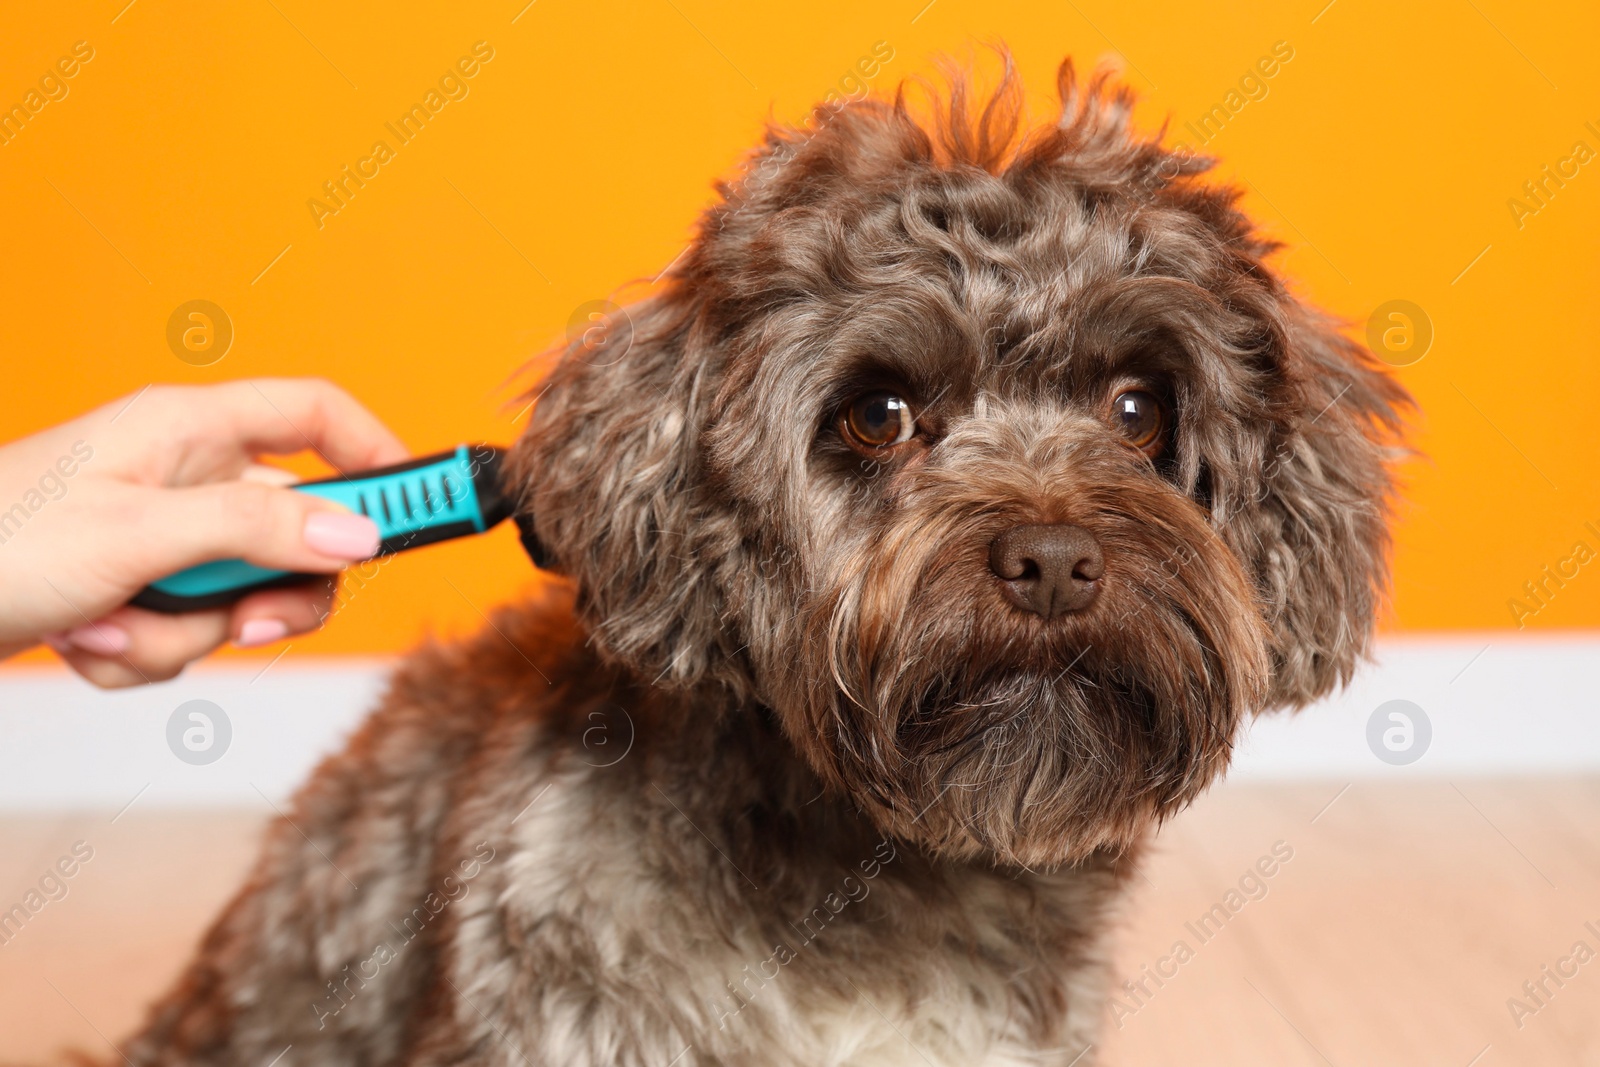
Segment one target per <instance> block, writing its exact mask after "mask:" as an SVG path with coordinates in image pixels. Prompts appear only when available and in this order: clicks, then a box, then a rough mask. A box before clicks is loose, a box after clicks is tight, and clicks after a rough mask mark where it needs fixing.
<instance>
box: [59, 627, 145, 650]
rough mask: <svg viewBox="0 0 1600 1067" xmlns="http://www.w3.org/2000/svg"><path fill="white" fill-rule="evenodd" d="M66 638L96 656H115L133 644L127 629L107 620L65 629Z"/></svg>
mask: <svg viewBox="0 0 1600 1067" xmlns="http://www.w3.org/2000/svg"><path fill="white" fill-rule="evenodd" d="M67 640H68V641H71V642H72V643H73V644H75V645H77V646H78V647H79V648H81V649H83V650H84V651H85V652H93V653H94V654H95V655H97V656H115V655H118V654H119V653H122V652H126V651H128V646H130V645H131V644H133V641H132V639H130V638H129V637H128V631H126V630H124V629H123V628H122V627H120V626H113V625H112V624H111V623H108V622H91V623H88V624H87V625H84V626H79V627H78V628H76V629H74V630H68V631H67Z"/></svg>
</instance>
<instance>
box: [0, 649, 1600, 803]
mask: <svg viewBox="0 0 1600 1067" xmlns="http://www.w3.org/2000/svg"><path fill="white" fill-rule="evenodd" d="M388 662H389V661H385V660H375V659H322V660H317V661H314V662H307V661H301V662H300V663H295V662H293V661H292V660H286V661H284V662H281V663H278V664H276V665H274V666H273V667H272V668H271V669H270V670H267V671H266V672H265V673H262V668H261V666H260V665H249V666H245V667H229V666H201V667H197V668H195V669H193V670H191V671H190V672H189V673H188V674H186V675H185V676H184V677H182V678H179V679H177V680H175V681H172V682H167V683H164V684H162V685H156V686H148V687H144V688H139V689H129V690H121V691H118V692H113V693H104V692H100V691H98V690H96V689H94V688H92V687H90V686H89V685H88V684H87V683H85V682H82V681H80V680H79V679H78V678H76V677H75V676H73V675H69V674H67V673H66V672H65V671H63V670H60V669H51V668H18V667H10V668H6V669H3V670H0V809H10V810H18V809H35V810H37V809H63V808H104V809H110V810H113V811H115V810H118V809H120V808H122V806H123V805H126V804H128V803H129V802H130V801H133V800H134V798H135V797H137V798H138V799H137V803H138V804H140V805H141V806H146V805H147V806H153V807H154V806H184V805H196V804H203V805H228V804H236V805H245V806H250V807H262V806H265V805H266V803H267V802H268V801H270V802H271V803H274V804H277V803H281V802H282V801H283V799H284V798H285V797H286V796H287V795H288V794H289V792H290V791H291V790H292V789H293V788H294V787H295V785H296V784H298V783H299V782H300V781H301V780H302V779H303V778H304V777H305V775H306V774H307V772H308V771H309V770H310V769H311V767H312V766H313V765H314V764H315V762H316V761H317V760H318V759H319V758H320V757H322V756H324V755H326V754H327V753H329V752H332V751H334V750H336V749H337V748H338V746H339V744H340V743H341V741H342V740H343V738H344V737H345V736H347V735H348V734H349V732H350V731H351V730H352V729H353V728H354V727H355V725H356V724H357V723H358V722H360V720H361V718H362V716H363V715H364V714H365V712H366V711H367V709H369V708H370V707H371V706H372V705H373V704H374V703H375V701H376V700H377V698H378V695H379V693H380V692H381V690H382V686H383V681H384V675H385V672H386V671H387V669H388ZM196 699H200V700H208V701H211V702H212V703H214V704H216V705H218V706H219V707H221V708H223V709H224V711H225V713H226V715H227V717H228V720H229V722H230V723H231V726H232V733H233V736H232V739H231V742H230V743H229V746H228V749H227V751H226V753H225V754H224V755H223V756H222V757H221V758H220V759H218V760H217V761H216V762H214V763H211V764H208V765H205V766H192V765H190V764H188V763H185V762H183V761H181V760H179V759H178V758H177V757H176V756H174V755H173V752H172V750H171V749H170V748H169V747H168V742H167V724H168V720H169V718H170V717H171V715H172V713H173V711H174V709H176V708H177V707H178V706H179V705H180V704H183V703H185V702H187V701H190V700H196ZM1394 699H1404V700H1409V701H1411V702H1412V703H1414V704H1416V705H1417V706H1418V707H1420V708H1422V709H1423V711H1424V713H1425V714H1426V716H1427V717H1428V719H1429V721H1430V723H1431V726H1432V735H1433V736H1432V740H1431V743H1430V745H1429V747H1428V749H1427V751H1426V753H1425V754H1424V755H1423V756H1422V757H1421V758H1420V759H1418V760H1417V761H1416V762H1414V763H1411V764H1409V765H1406V766H1391V765H1389V764H1387V763H1385V762H1383V761H1382V760H1380V759H1379V758H1378V757H1377V756H1375V755H1374V754H1373V751H1372V750H1371V749H1370V748H1369V746H1368V741H1367V722H1368V718H1369V717H1370V716H1371V714H1372V712H1373V711H1374V709H1376V708H1377V707H1378V706H1379V705H1381V704H1384V703H1385V702H1387V701H1390V700H1394ZM1596 772H1600V633H1572V634H1568V635H1565V636H1561V637H1555V638H1539V639H1532V638H1526V637H1522V636H1508V635H1501V634H1482V635H1465V636H1457V635H1451V636H1427V637H1406V638H1391V639H1388V640H1385V641H1383V642H1382V643H1381V644H1380V647H1379V658H1378V662H1377V663H1376V664H1374V665H1372V666H1369V667H1367V668H1365V669H1364V670H1363V671H1362V672H1361V673H1360V675H1359V676H1358V677H1357V678H1356V680H1355V681H1354V682H1353V683H1352V684H1351V686H1350V688H1349V689H1348V690H1346V691H1345V692H1344V693H1342V694H1340V695H1338V696H1336V697H1334V698H1333V699H1330V700H1327V701H1324V702H1323V703H1321V704H1318V705H1317V706H1315V707H1312V708H1308V709H1306V710H1305V711H1303V712H1301V713H1300V714H1298V715H1294V716H1288V715H1274V716H1268V717H1266V718H1264V719H1262V720H1260V721H1259V722H1257V723H1256V724H1255V725H1254V727H1253V728H1252V730H1251V732H1250V735H1249V737H1248V738H1247V739H1246V740H1245V742H1244V743H1243V745H1242V747H1241V750H1240V752H1239V755H1238V758H1237V760H1236V762H1235V765H1234V769H1233V772H1232V773H1233V776H1234V777H1235V778H1246V779H1264V778H1266V779H1273V778H1279V779H1281V778H1347V779H1348V778H1356V777H1373V776H1402V775H1424V776H1450V775H1486V774H1529V773H1596ZM264 798H265V799H264Z"/></svg>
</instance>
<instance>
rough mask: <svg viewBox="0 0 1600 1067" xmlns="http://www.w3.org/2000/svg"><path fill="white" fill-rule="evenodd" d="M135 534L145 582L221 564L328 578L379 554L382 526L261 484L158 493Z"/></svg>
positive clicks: (229, 484) (305, 495)
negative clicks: (223, 561) (239, 562)
mask: <svg viewBox="0 0 1600 1067" xmlns="http://www.w3.org/2000/svg"><path fill="white" fill-rule="evenodd" d="M142 510H143V514H142V515H141V519H142V520H143V526H144V528H143V529H141V530H139V531H137V532H136V536H138V537H139V539H140V540H141V541H142V542H143V545H144V546H145V551H144V552H142V553H141V555H142V556H144V559H143V560H142V561H141V562H143V563H145V564H146V566H147V567H148V568H149V569H150V570H151V571H152V573H151V574H150V575H149V576H148V577H147V578H146V581H154V580H155V579H157V578H161V577H164V576H165V575H168V574H171V573H172V572H173V571H179V570H183V569H184V568H185V567H192V566H194V565H195V564H197V563H205V562H208V561H210V560H215V559H234V558H237V559H243V560H245V561H246V562H248V563H254V564H255V565H256V566H258V567H270V568H274V569H277V570H290V571H315V572H319V573H328V572H332V571H337V570H341V569H342V568H344V567H347V566H349V565H350V564H351V563H353V562H355V561H356V560H361V559H368V558H370V557H371V556H373V555H376V554H377V551H378V545H379V541H380V538H379V534H378V527H377V524H376V523H374V522H373V521H372V520H371V519H369V518H367V517H366V516H364V515H354V514H351V513H350V512H348V511H345V510H344V509H342V508H339V507H338V506H337V505H335V504H332V503H330V502H328V501H326V500H323V499H321V498H320V497H315V496H312V495H311V494H309V493H297V492H295V491H293V490H291V489H282V488H278V487H275V486H270V485H263V484H260V483H259V482H251V481H234V482H214V483H211V484H208V485H198V486H193V487H189V488H182V489H156V490H151V491H150V495H149V498H148V499H147V501H146V502H145V507H144V508H143V509H142Z"/></svg>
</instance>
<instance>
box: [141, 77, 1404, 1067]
mask: <svg viewBox="0 0 1600 1067" xmlns="http://www.w3.org/2000/svg"><path fill="white" fill-rule="evenodd" d="M1005 67H1006V69H1005V74H1004V76H1003V78H1002V79H1001V80H1000V84H999V86H998V88H997V89H995V90H993V91H992V92H991V93H989V94H982V93H977V92H976V91H975V90H974V89H972V88H970V87H969V85H970V83H969V81H968V80H967V79H966V78H965V77H963V76H961V75H959V74H958V75H956V76H955V77H954V79H953V81H952V83H951V84H950V86H949V88H948V89H947V90H941V91H938V92H936V93H935V99H934V103H933V105H932V106H931V107H930V108H926V109H924V108H920V107H913V106H912V104H911V103H909V102H908V99H907V95H906V92H905V89H904V87H902V89H901V91H900V92H899V93H898V94H897V95H896V96H895V98H894V100H893V102H888V101H874V100H862V101H855V102H849V103H846V104H844V105H843V106H840V107H828V108H822V109H819V110H818V111H817V112H816V113H814V114H813V116H812V117H811V119H810V120H809V122H808V123H807V124H806V125H804V126H802V127H798V128H788V127H783V126H780V125H772V126H771V127H770V128H769V130H768V133H767V136H766V137H765V140H764V143H763V144H762V145H761V147H759V149H758V150H757V151H756V152H755V153H754V154H753V155H752V157H751V158H750V159H749V160H748V161H747V164H746V166H745V168H744V170H743V172H742V175H743V176H742V178H741V179H740V180H738V181H735V182H732V183H727V184H724V185H722V186H720V187H719V188H720V190H721V194H722V195H721V197H720V199H719V201H718V202H717V203H716V204H715V205H714V206H713V207H711V208H710V209H708V210H707V212H706V214H705V216H704V217H703V219H702V221H701V225H700V228H699V231H698V235H697V237H696V240H695V241H694V242H693V243H692V245H691V247H690V248H689V249H688V250H687V252H686V253H685V255H684V256H683V257H681V259H680V261H679V263H678V264H677V265H676V266H675V267H674V268H673V269H672V270H671V272H670V274H669V275H668V276H667V277H666V279H665V280H664V282H663V283H661V284H660V285H658V286H657V287H656V288H655V289H654V290H653V291H652V292H651V294H650V295H648V296H647V297H646V298H645V299H643V300H641V301H640V302H638V303H636V304H634V305H633V306H631V307H630V308H629V309H627V313H626V316H625V320H626V321H625V323H624V324H622V325H620V326H618V327H617V332H616V333H615V334H614V336H612V337H611V339H610V341H609V342H608V346H607V349H606V352H605V353H604V357H605V358H598V354H597V352H596V351H595V350H594V349H593V348H592V346H590V345H589V344H587V343H586V342H584V341H575V342H573V343H572V344H571V345H570V346H569V347H567V348H566V349H565V350H564V352H563V353H561V354H560V355H559V357H558V358H557V359H556V360H555V361H554V366H553V369H551V370H550V372H549V374H548V376H547V377H546V378H544V380H543V381H542V383H541V385H540V397H539V400H538V402H537V406H536V407H535V408H534V412H533V415H532V417H531V420H530V424H529V426H528V428H527V430H526V431H525V433H524V434H523V436H522V437H521V440H520V441H519V442H518V443H517V444H516V446H515V447H514V449H513V452H512V456H511V459H510V462H509V470H510V472H511V475H512V481H513V484H514V485H515V486H516V487H517V489H518V492H519V493H520V500H521V506H522V508H523V510H524V513H525V514H526V515H529V516H531V524H532V527H533V529H534V530H535V532H536V534H537V538H538V540H539V542H540V543H542V545H543V546H544V547H545V550H546V551H547V553H548V555H549V559H550V562H551V567H552V569H553V570H554V571H556V572H557V573H558V574H559V575H561V576H562V580H561V581H552V582H550V583H547V584H546V586H545V592H543V593H542V594H540V595H539V596H538V597H537V598H536V599H535V600H534V601H533V602H530V603H526V604H522V605H518V606H515V607H510V608H507V609H505V610H502V611H500V612H499V613H498V614H497V615H495V616H494V617H493V619H492V622H491V624H490V625H489V627H488V628H487V629H485V630H484V631H483V632H481V633H479V634H478V635H476V636H475V637H472V638H469V639H467V640H464V641H462V642H460V643H456V644H449V645H443V646H431V647H427V648H425V649H424V650H422V651H420V652H418V653H416V654H415V655H413V656H412V657H411V658H410V659H409V660H408V661H407V662H406V663H405V664H404V665H403V666H401V667H400V668H399V670H398V673H397V675H396V676H395V678H394V679H393V681H392V683H391V686H390V689H389V691H388V694H387V696H386V697H385V699H384V701H383V703H382V706H381V707H380V708H379V709H378V710H377V711H376V712H375V713H374V714H373V715H372V717H371V718H370V719H369V720H368V721H367V722H366V724H365V725H364V726H363V727H362V728H361V730H360V731H359V732H358V733H357V734H356V735H355V737H354V738H353V740H352V741H351V742H350V743H349V746H348V747H347V748H346V749H345V750H344V751H343V752H342V753H341V754H339V755H336V756H334V757H332V758H330V759H329V760H327V761H326V762H325V763H324V764H323V765H322V766H321V767H320V768H319V769H318V770H317V771H316V773H315V775H314V776H313V777H312V779H311V780H310V782H309V783H308V784H307V785H305V786H304V788H303V789H302V790H301V791H300V793H299V794H298V797H297V798H296V800H295V801H294V803H293V805H292V810H291V811H290V813H289V814H288V815H287V816H286V817H284V818H282V819H280V820H279V821H278V822H277V823H276V824H274V825H273V826H272V828H271V829H270V831H269V832H268V835H267V838H266V843H265V847H264V851H263V853H262V855H261V858H260V860H259V863H258V865H257V866H256V868H255V871H254V873H253V875H252V876H251V877H250V879H249V881H248V883H247V884H246V885H245V887H244V888H243V890H241V891H240V893H239V894H238V896H237V897H236V898H235V899H234V900H233V902H232V903H231V904H230V905H229V906H228V907H227V909H226V910H225V911H224V913H223V914H222V915H221V917H220V918H219V919H218V920H217V921H216V923H215V925H214V926H213V927H212V928H211V929H210V931H209V933H207V934H206V935H205V937H204V940H203V943H202V944H201V946H200V948H199V952H198V954H197V956H196V957H195V958H194V960H193V962H192V963H191V964H190V965H189V966H188V968H187V971H186V972H185V973H184V974H183V975H182V977H181V979H180V980H179V981H178V982H177V984H176V986H175V987H174V988H173V989H172V990H171V991H170V992H169V993H167V994H166V996H165V997H164V999H162V1000H161V1001H160V1002H159V1003H158V1004H157V1005H156V1006H155V1007H154V1008H153V1009H152V1012H151V1015H150V1018H149V1020H148V1023H147V1024H146V1026H145V1027H144V1029H143V1030H142V1032H140V1033H139V1034H138V1035H137V1036H136V1037H135V1038H133V1039H132V1040H131V1041H130V1042H129V1043H128V1044H127V1045H126V1047H125V1048H124V1050H123V1051H124V1053H125V1055H126V1058H127V1060H128V1062H129V1063H131V1064H135V1065H139V1067H145V1065H174V1067H175V1065H222V1064H228V1065H234V1064H246V1063H249V1064H267V1063H269V1062H273V1061H274V1057H278V1056H285V1057H286V1059H285V1060H284V1062H285V1063H293V1064H294V1065H296V1067H320V1065H334V1064H339V1065H346V1064H363V1065H372V1067H378V1065H411V1067H423V1065H443V1064H475V1065H504V1067H513V1065H517V1064H528V1065H538V1067H732V1065H750V1064H763V1065H770V1067H802V1065H804V1067H819V1065H823V1064H827V1065H839V1067H843V1065H851V1067H891V1065H893V1067H902V1065H937V1067H945V1065H950V1067H954V1065H963V1067H970V1065H975V1064H982V1065H986V1067H1021V1065H1047V1064H1054V1065H1060V1067H1066V1065H1068V1064H1077V1065H1087V1064H1090V1063H1092V1062H1093V1059H1094V1053H1093V1046H1094V1044H1095V1042H1096V1040H1097V1037H1096V1034H1097V1028H1098V1026H1099V1023H1100V1021H1101V1018H1102V1016H1103V1013H1104V1009H1105V1002H1106V990H1107V984H1108V976H1107V954H1108V944H1107V942H1108V936H1109V934H1110V932H1111V930H1112V928H1113V925H1114V920H1115V915H1116V912H1117V908H1118V906H1119V902H1120V901H1121V900H1122V898H1123V897H1124V895H1125V893H1126V890H1127V887H1128V883H1129V881H1130V879H1131V878H1133V877H1134V876H1135V873H1136V870H1137V865H1138V862H1139V857H1140V853H1141V849H1142V848H1143V847H1144V845H1145V843H1146V842H1147V841H1148V840H1149V838H1150V837H1151V835H1152V833H1153V832H1154V830H1155V828H1156V827H1158V826H1159V825H1160V824H1161V822H1162V821H1163V820H1164V819H1166V818H1168V817H1169V816H1171V815H1173V814H1174V813H1176V812H1178V811H1179V810H1180V809H1182V808H1183V807H1184V806H1185V805H1186V804H1188V803H1189V802H1190V801H1191V800H1193V799H1194V798H1195V797H1196V796H1197V795H1198V794H1200V793H1201V791H1203V790H1204V789H1205V788H1206V787H1207V786H1208V785H1209V784H1210V783H1212V782H1214V781H1215V780H1216V779H1217V778H1218V776H1219V775H1220V774H1221V773H1222V772H1223V771H1224V769H1225V768H1226V766H1227V764H1228V762H1229V758H1230V755H1231V752H1232V749H1233V743H1234V740H1235V738H1236V737H1237V736H1238V735H1239V732H1240V730H1241V728H1242V727H1243V726H1244V725H1245V724H1246V723H1247V721H1248V720H1250V719H1251V717H1252V716H1254V715H1257V714H1259V713H1262V712H1264V711H1267V710H1270V709H1280V708H1294V707H1298V706H1301V705H1304V704H1306V703H1307V702H1309V701H1312V700H1314V699H1316V698H1317V697H1319V696H1321V695H1323V694H1325V693H1328V692H1329V691H1330V690H1331V689H1333V688H1334V687H1336V686H1339V685H1342V684H1343V683H1344V682H1345V681H1347V680H1348V678H1349V676H1350V674H1351V671H1352V670H1353V668H1354V666H1355V665H1356V664H1357V663H1358V662H1359V661H1360V659H1361V658H1362V656H1363V655H1364V653H1365V650H1366V649H1367V647H1368V644H1369V641H1370V637H1371V634H1372V630H1373V619H1374V613H1375V611H1376V609H1377V606H1378V605H1379V603H1380V602H1381V598H1382V596H1383V595H1384V590H1385V587H1386V582H1387V562H1386V561H1387V556H1388V545H1389V535H1388V526H1389V514H1390V503H1389V501H1390V498H1391V496H1392V493H1393V489H1394V476H1393V472H1392V467H1393V462H1394V459H1395V457H1396V456H1397V455H1398V454H1399V453H1398V451H1397V450H1398V448H1399V447H1400V445H1399V441H1400V439H1401V436H1402V434H1403V428H1404V427H1403V422H1404V416H1405V411H1406V409H1407V406H1408V404H1409V398H1408V397H1407V395H1406V394H1405V392H1404V391H1403V390H1402V389H1401V388H1400V387H1399V386H1398V385H1397V384H1396V383H1395V382H1394V381H1393V380H1392V379H1391V378H1390V377H1388V376H1387V375H1386V373H1384V371H1383V369H1382V368H1381V367H1379V366H1378V365H1377V364H1376V363H1375V362H1374V361H1373V359H1372V358H1371V357H1370V356H1369V355H1368V354H1367V353H1366V352H1365V351H1364V350H1363V349H1362V348H1361V347H1360V346H1359V345H1358V344H1356V343H1354V342H1353V341H1351V340H1348V339H1347V338H1346V337H1345V336H1343V335H1342V334H1341V333H1340V331H1339V329H1338V326H1337V324H1336V323H1335V322H1333V321H1332V320H1331V319H1329V318H1328V317H1326V316H1324V315H1322V314H1320V313H1319V312H1317V311H1315V310H1313V309H1311V308H1309V307H1308V306H1306V305H1305V304H1304V303H1302V302H1301V301H1300V300H1299V299H1297V298H1296V297H1295V296H1294V295H1293V294H1292V293H1291V292H1290V290H1289V289H1288V288H1287V287H1286V285H1285V283H1284V282H1283V280H1282V279H1280V277H1279V276H1278V274H1277V273H1276V272H1275V270H1274V269H1273V268H1272V267H1271V266H1269V263H1268V260H1269V258H1270V257H1271V255H1272V253H1273V252H1274V250H1275V247H1276V246H1275V245H1274V244H1273V243H1272V242H1271V241H1270V240H1268V239H1266V238H1265V237H1263V236H1261V235H1260V234H1259V233H1258V232H1257V231H1256V229H1255V228H1254V227H1253V225H1252V224H1251V222H1250V221H1249V220H1248V219H1247V218H1246V217H1245V216H1244V215H1243V214H1242V213H1241V212H1240V210H1239V207H1238V197H1239V194H1238V192H1237V191H1236V190H1233V189H1230V188H1227V187H1224V186H1220V185H1216V184H1213V183H1210V182H1208V181H1206V180H1203V178H1202V176H1203V174H1204V172H1205V171H1206V170H1207V169H1208V167H1209V166H1210V165H1211V161H1210V160H1208V159H1204V158H1201V157H1197V156H1194V155H1192V154H1189V153H1187V152H1184V151H1181V150H1176V151H1174V150H1168V149H1166V148H1164V147H1162V144H1161V137H1160V136H1159V135H1158V136H1156V137H1153V138H1150V137H1145V136H1141V135H1140V134H1138V133H1136V132H1135V131H1134V130H1133V128H1132V126H1131V110H1132V106H1133V104H1132V97H1131V95H1130V93H1129V92H1128V91H1127V90H1126V89H1124V88H1117V87H1116V86H1115V85H1114V83H1113V81H1112V79H1111V78H1110V76H1109V75H1108V74H1106V73H1100V74H1098V75H1096V76H1094V77H1092V78H1090V79H1087V80H1086V81H1080V79H1079V78H1078V77H1077V76H1076V75H1075V73H1074V70H1073V66H1072V64H1071V62H1070V61H1069V62H1067V63H1066V64H1064V65H1063V66H1062V67H1061V70H1060V74H1059V77H1058V83H1059V92H1060V98H1061V113H1060V117H1059V121H1056V122H1053V123H1051V124H1048V125H1046V126H1044V127H1043V128H1039V129H1034V130H1031V131H1030V130H1026V129H1024V126H1025V123H1024V122H1023V120H1022V118H1021V113H1022V89H1021V85H1020V81H1019V79H1018V77H1017V75H1016V74H1015V73H1014V71H1013V69H1012V67H1011V64H1010V61H1009V59H1008V60H1006V63H1005ZM623 318H624V317H623V316H619V317H618V319H619V321H621V320H622V319H623Z"/></svg>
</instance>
